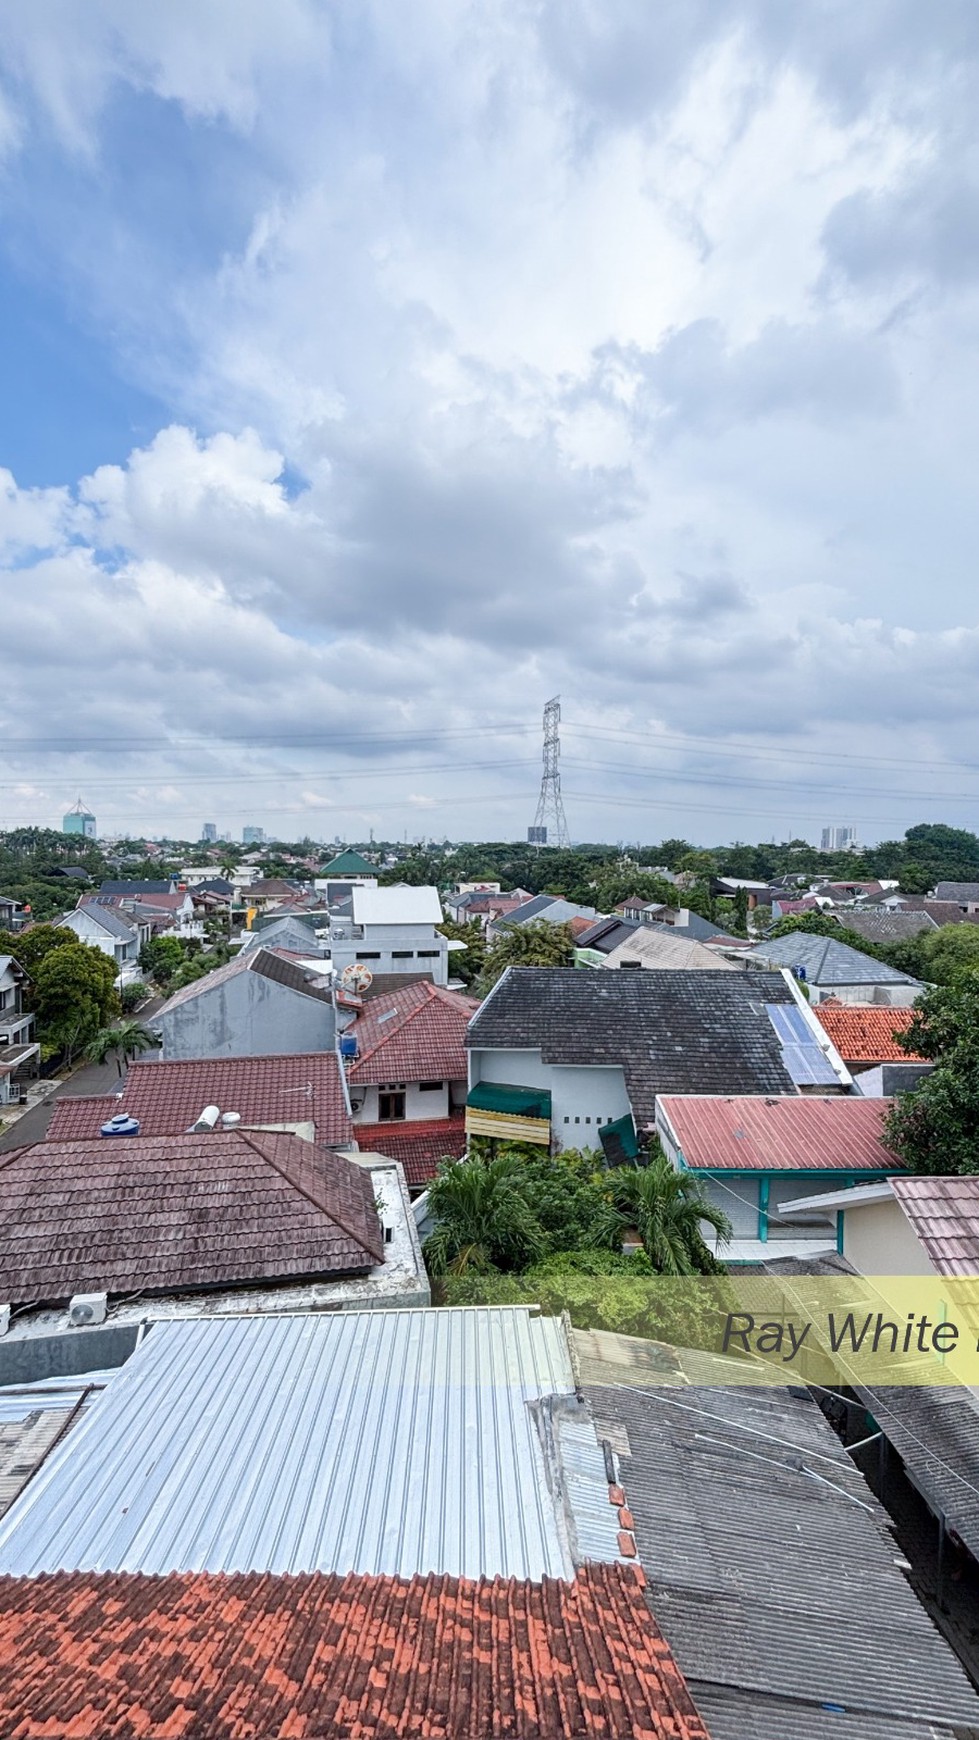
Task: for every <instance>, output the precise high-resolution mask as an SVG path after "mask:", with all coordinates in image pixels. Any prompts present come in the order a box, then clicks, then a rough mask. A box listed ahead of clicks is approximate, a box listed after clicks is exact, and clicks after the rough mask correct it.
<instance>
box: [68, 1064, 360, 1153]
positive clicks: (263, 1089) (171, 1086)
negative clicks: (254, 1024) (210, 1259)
mask: <svg viewBox="0 0 979 1740" xmlns="http://www.w3.org/2000/svg"><path fill="white" fill-rule="evenodd" d="M212 1105H213V1106H219V1107H220V1109H221V1111H222V1112H239V1113H240V1115H241V1121H242V1123H243V1124H244V1125H246V1126H248V1127H251V1126H253V1125H255V1124H300V1123H306V1122H311V1123H312V1124H313V1126H314V1129H315V1134H316V1140H317V1142H324V1143H326V1144H327V1145H328V1146H330V1147H333V1146H338V1145H339V1144H340V1143H341V1142H348V1141H349V1140H350V1130H351V1125H350V1116H349V1113H348V1112H347V1106H346V1101H345V1099H344V1096H343V1083H342V1081H341V1078H340V1063H339V1059H338V1058H337V1055H336V1053H335V1052H333V1051H310V1052H296V1053H283V1054H281V1055H279V1054H277V1055H274V1056H269V1057H188V1058H180V1059H174V1060H173V1061H172V1062H170V1063H164V1062H156V1061H154V1062H144V1063H133V1064H131V1065H130V1068H129V1074H128V1076H127V1077H126V1085H125V1088H124V1090H123V1094H122V1098H121V1099H105V1098H103V1097H99V1098H95V1099H77V1100H71V1099H61V1100H58V1101H56V1102H55V1108H54V1112H53V1114H52V1118H51V1123H50V1124H49V1126H48V1135H47V1139H48V1141H49V1142H55V1141H59V1142H60V1141H74V1140H76V1139H77V1138H78V1137H83V1136H97V1135H98V1133H99V1130H100V1129H101V1127H102V1125H103V1124H104V1123H105V1122H106V1119H107V1118H111V1117H112V1116H113V1115H114V1113H116V1112H128V1113H129V1115H130V1117H133V1118H138V1119H139V1124H140V1135H141V1136H179V1135H181V1134H182V1133H183V1132H184V1131H186V1130H189V1129H190V1126H191V1125H192V1124H193V1123H195V1122H196V1120H197V1118H198V1117H199V1116H200V1114H201V1112H202V1111H203V1109H204V1107H205V1106H212ZM106 1108H108V1109H106Z"/></svg>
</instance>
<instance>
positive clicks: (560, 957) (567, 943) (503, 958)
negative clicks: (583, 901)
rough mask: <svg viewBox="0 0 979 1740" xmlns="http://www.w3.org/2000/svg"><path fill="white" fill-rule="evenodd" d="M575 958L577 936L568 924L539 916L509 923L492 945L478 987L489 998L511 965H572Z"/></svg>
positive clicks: (482, 995) (481, 993)
mask: <svg viewBox="0 0 979 1740" xmlns="http://www.w3.org/2000/svg"><path fill="white" fill-rule="evenodd" d="M573 961H574V936H573V934H572V931H571V926H570V925H567V924H548V923H547V920H546V919H542V918H535V919H532V920H531V922H530V923H529V924H516V925H508V926H507V928H506V929H505V930H504V931H503V934H502V935H501V936H498V937H496V938H495V939H494V941H493V942H492V943H491V944H490V946H489V948H488V949H487V951H486V959H485V963H484V966H483V971H482V972H481V974H480V976H479V979H478V981H477V986H476V994H477V996H480V997H485V996H486V995H487V993H488V992H490V991H491V990H492V989H493V986H494V985H495V984H496V981H497V979H499V978H500V976H501V974H502V973H504V972H505V971H506V969H507V967H570V966H571V965H572V963H573Z"/></svg>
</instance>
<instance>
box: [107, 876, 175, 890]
mask: <svg viewBox="0 0 979 1740" xmlns="http://www.w3.org/2000/svg"><path fill="white" fill-rule="evenodd" d="M175 887H176V884H175V882H174V880H173V878H172V876H164V877H160V879H159V880H158V881H142V882H140V881H136V882H114V881H112V880H111V879H110V880H108V881H106V882H102V883H100V884H99V893H100V894H169V893H170V892H171V890H172V889H173V888H175Z"/></svg>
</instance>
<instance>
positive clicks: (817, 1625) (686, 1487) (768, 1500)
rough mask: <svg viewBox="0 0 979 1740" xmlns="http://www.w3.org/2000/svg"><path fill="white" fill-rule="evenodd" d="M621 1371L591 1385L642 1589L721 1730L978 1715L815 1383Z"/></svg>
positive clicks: (728, 1736)
mask: <svg viewBox="0 0 979 1740" xmlns="http://www.w3.org/2000/svg"><path fill="white" fill-rule="evenodd" d="M613 1339H614V1338H613ZM622 1375H623V1374H622V1372H621V1370H620V1369H619V1368H618V1367H616V1366H611V1367H610V1382H609V1384H608V1385H607V1386H605V1385H602V1386H594V1387H593V1386H592V1385H589V1386H588V1387H587V1388H586V1392H585V1394H586V1398H587V1400H588V1402H589V1405H590V1407H591V1409H592V1413H593V1416H594V1418H595V1421H596V1429H597V1430H598V1432H599V1434H600V1435H601V1436H606V1437H607V1438H608V1439H609V1440H610V1442H611V1443H612V1444H613V1445H614V1448H615V1450H616V1453H617V1458H618V1471H619V1477H620V1481H621V1484H622V1486H623V1488H624V1490H625V1495H626V1501H627V1504H628V1506H629V1509H630V1511H631V1513H632V1516H633V1519H634V1522H635V1535H636V1542H637V1545H638V1548H639V1556H640V1559H641V1562H642V1566H643V1569H644V1571H645V1573H646V1577H647V1581H648V1589H647V1600H648V1602H649V1604H650V1607H651V1608H652V1611H653V1612H654V1613H655V1614H656V1616H657V1619H658V1621H659V1623H660V1625H661V1626H662V1628H663V1631H664V1633H665V1635H666V1638H667V1641H668V1643H669V1644H670V1647H671V1649H672V1650H673V1652H674V1654H675V1656H676V1658H677V1661H678V1662H679V1664H680V1667H681V1669H682V1671H683V1673H684V1674H685V1675H686V1678H687V1680H688V1682H689V1684H690V1689H691V1691H692V1693H693V1696H694V1699H695V1701H696V1703H697V1706H698V1708H699V1709H700V1710H701V1713H702V1714H703V1716H704V1719H705V1721H706V1722H707V1724H708V1726H709V1729H710V1733H711V1735H712V1737H713V1740H745V1737H746V1736H748V1735H751V1736H754V1735H756V1734H759V1735H764V1736H765V1737H766V1740H783V1737H784V1740H788V1737H789V1736H792V1737H793V1740H795V1736H797V1735H798V1736H805V1737H806V1740H837V1737H838V1736H840V1735H841V1734H843V1733H845V1734H846V1736H847V1740H851V1737H855V1740H885V1737H886V1740H912V1737H913V1740H918V1737H919V1736H922V1737H923V1736H925V1735H928V1736H930V1735H931V1734H932V1732H933V1731H934V1732H937V1734H939V1735H943V1734H946V1735H947V1734H948V1732H949V1730H950V1729H951V1727H952V1724H953V1723H954V1722H960V1723H971V1724H976V1723H977V1722H979V1697H977V1695H976V1693H975V1691H974V1690H973V1688H972V1686H971V1685H970V1683H969V1681H968V1680H967V1678H966V1676H965V1673H964V1671H963V1669H962V1668H961V1666H960V1665H959V1663H958V1661H957V1660H956V1657H955V1656H954V1655H953V1653H952V1651H951V1649H950V1648H949V1646H948V1645H947V1644H946V1643H945V1642H944V1640H943V1639H942V1638H941V1636H940V1635H939V1633H938V1631H937V1630H936V1629H935V1627H934V1625H933V1624H932V1621H931V1620H930V1618H929V1617H928V1615H927V1614H926V1613H925V1611H924V1609H923V1608H922V1607H921V1605H920V1604H919V1602H918V1600H917V1597H916V1596H915V1595H914V1593H913V1591H912V1590H911V1588H910V1587H909V1585H908V1583H907V1581H906V1580H905V1578H904V1576H903V1575H902V1573H901V1571H900V1570H899V1569H898V1567H897V1566H896V1565H895V1562H894V1561H895V1558H896V1556H897V1551H896V1547H895V1543H894V1541H893V1538H892V1537H891V1536H890V1534H889V1532H888V1531H887V1529H886V1526H885V1518H884V1513H883V1512H882V1511H881V1510H880V1508H879V1506H878V1505H877V1504H876V1503H875V1501H874V1499H873V1497H872V1495H871V1493H870V1489H869V1488H868V1487H867V1486H866V1484H865V1482H864V1481H863V1478H862V1476H861V1475H860V1474H859V1473H858V1472H857V1470H856V1468H855V1467H854V1465H853V1463H852V1461H851V1460H850V1458H849V1457H848V1456H847V1454H846V1452H845V1450H844V1449H843V1447H842V1445H841V1444H840V1442H839V1439H838V1438H837V1437H836V1435H835V1433H834V1432H833V1430H832V1428H831V1427H830V1426H829V1424H828V1422H827V1421H826V1420H825V1419H824V1418H823V1416H822V1414H821V1413H820V1411H819V1409H818V1407H817V1406H816V1404H815V1403H814V1402H813V1401H812V1400H810V1398H809V1397H808V1396H801V1395H793V1394H791V1393H790V1392H789V1391H787V1390H785V1389H776V1388H767V1389H760V1388H759V1389H754V1388H753V1389H746V1388H734V1387H731V1388H722V1387H711V1388H709V1389H708V1388H696V1387H690V1388H684V1389H679V1390H678V1389H668V1390H653V1389H650V1388H640V1387H633V1386H631V1385H630V1384H629V1383H628V1382H626V1383H625V1384H622V1383H621V1378H622ZM633 1375H634V1376H636V1377H637V1378H639V1374H638V1373H636V1374H633ZM616 1380H618V1381H616ZM640 1381H641V1379H640ZM779 1723H781V1725H779Z"/></svg>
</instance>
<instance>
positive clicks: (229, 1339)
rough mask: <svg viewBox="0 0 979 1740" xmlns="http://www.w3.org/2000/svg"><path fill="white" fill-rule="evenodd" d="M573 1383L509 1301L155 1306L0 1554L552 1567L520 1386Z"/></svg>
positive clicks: (563, 1355) (613, 1547) (263, 1565)
mask: <svg viewBox="0 0 979 1740" xmlns="http://www.w3.org/2000/svg"><path fill="white" fill-rule="evenodd" d="M572 1389H573V1378H572V1370H571V1362H570V1354H569V1350H568V1346H567V1342H566V1339H565V1336H564V1332H563V1329H562V1326H561V1324H560V1322H559V1321H558V1320H557V1319H553V1318H546V1317H536V1316H533V1315H531V1313H530V1312H529V1311H527V1310H526V1309H523V1308H519V1307H517V1308H505V1307H496V1308H487V1309H474V1310H438V1311H432V1310H417V1311H378V1312H342V1313H337V1314H336V1315H331V1316H328V1317H323V1316H307V1317H295V1318H286V1319H281V1318H276V1319H270V1318H265V1319H257V1320H254V1319H252V1320H245V1319H237V1320H235V1321H232V1322H213V1321H211V1322H190V1323H166V1324H160V1325H158V1326H156V1327H155V1328H154V1329H153V1330H152V1332H151V1334H150V1335H148V1336H147V1338H146V1340H145V1341H144V1342H143V1344H142V1346H141V1347H140V1348H139V1349H138V1350H137V1351H136V1353H135V1354H133V1356H132V1358H131V1359H130V1360H129V1361H128V1362H127V1364H126V1365H125V1366H124V1367H123V1369H122V1371H121V1372H120V1373H119V1376H118V1377H117V1378H116V1379H115V1380H114V1381H113V1383H112V1385H111V1387H110V1388H109V1389H108V1390H107V1391H106V1392H105V1393H104V1394H103V1395H102V1396H100V1397H99V1398H98V1400H97V1401H96V1402H95V1403H94V1404H93V1406H92V1408H91V1410H90V1412H89V1413H88V1414H87V1416H86V1418H85V1419H84V1420H83V1421H82V1423H81V1425H80V1426H79V1427H78V1428H77V1429H76V1430H75V1431H74V1432H73V1433H72V1434H71V1437H70V1438H69V1439H68V1440H67V1442H66V1443H65V1444H63V1445H62V1446H61V1447H59V1449H58V1450H57V1451H56V1452H55V1454H54V1455H53V1456H52V1457H51V1458H50V1460H49V1462H48V1463H47V1465H46V1466H45V1468H44V1469H43V1471H42V1473H41V1474H40V1475H39V1476H38V1477H37V1478H36V1479H35V1480H34V1481H33V1482H32V1483H31V1486H30V1488H29V1489H28V1490H27V1491H26V1492H25V1493H24V1494H23V1495H22V1497H21V1499H20V1501H19V1502H18V1504H16V1505H15V1506H14V1508H13V1509H12V1510H11V1511H10V1512H9V1514H8V1516H7V1517H6V1518H5V1519H4V1521H3V1523H0V1571H3V1572H12V1573H14V1574H15V1575H34V1574H37V1573H40V1572H45V1571H55V1570H90V1571H99V1570H108V1571H123V1570H125V1571H147V1572H151V1573H163V1572H169V1571H191V1570H193V1571H244V1570H260V1571H277V1572H298V1571H336V1572H340V1573H346V1572H350V1571H362V1572H367V1573H372V1574H382V1575H389V1576H412V1575H415V1574H417V1573H424V1572H445V1573H447V1574H448V1575H451V1576H469V1577H480V1576H490V1577H492V1576H516V1577H541V1576H545V1575H546V1576H566V1575H568V1574H569V1572H570V1569H571V1555H570V1545H569V1533H568V1530H567V1526H566V1523H565V1522H564V1521H563V1518H562V1515H561V1513H560V1512H559V1509H558V1501H557V1500H556V1498H555V1497H554V1496H553V1494H552V1489H551V1483H550V1482H549V1480H548V1472H547V1465H546V1463H545V1456H544V1448H543V1444H542V1437H541V1433H540V1431H539V1428H538V1424H537V1422H536V1420H535V1417H534V1414H533V1412H532V1410H531V1409H530V1408H528V1406H527V1403H528V1402H532V1401H535V1400H538V1399H539V1398H541V1397H545V1396H548V1395H553V1394H565V1395H567V1394H569V1393H570V1392H571V1391H572ZM593 1458H594V1470H595V1482H596V1487H597V1488H600V1489H601V1490H602V1491H603V1492H604V1493H605V1503H606V1510H607V1513H608V1517H609V1550H608V1552H607V1554H606V1557H607V1558H609V1559H613V1558H615V1557H616V1556H617V1552H618V1547H617V1542H616V1534H615V1528H616V1524H615V1512H614V1511H613V1510H612V1509H611V1508H610V1507H609V1506H608V1504H607V1479H606V1474H605V1466H604V1461H603V1458H602V1454H601V1451H600V1448H599V1446H598V1444H597V1441H596V1442H595V1443H594V1449H593Z"/></svg>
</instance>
